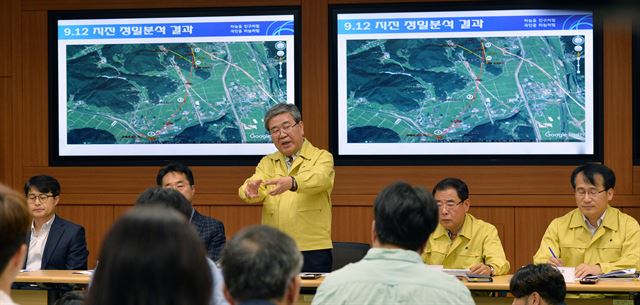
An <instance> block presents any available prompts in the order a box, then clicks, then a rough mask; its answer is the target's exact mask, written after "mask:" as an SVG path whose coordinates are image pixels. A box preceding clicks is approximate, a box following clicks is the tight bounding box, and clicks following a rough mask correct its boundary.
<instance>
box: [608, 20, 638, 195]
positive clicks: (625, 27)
mask: <svg viewBox="0 0 640 305" xmlns="http://www.w3.org/2000/svg"><path fill="white" fill-rule="evenodd" d="M603 51H604V54H603V64H604V74H603V84H604V130H605V131H604V157H605V164H607V165H608V166H609V167H611V169H613V170H614V171H615V173H616V191H617V192H619V193H621V194H630V193H631V192H632V191H633V189H632V185H633V181H632V178H633V172H632V170H633V137H632V134H633V133H632V132H630V131H631V130H632V126H633V124H632V107H631V96H632V90H631V66H632V65H631V21H630V19H628V18H624V17H623V16H618V17H617V18H615V19H614V18H611V19H608V20H607V21H606V22H605V24H604V50H603ZM621 58H626V59H627V60H626V61H625V60H620V59H621ZM618 181H619V182H618Z"/></svg>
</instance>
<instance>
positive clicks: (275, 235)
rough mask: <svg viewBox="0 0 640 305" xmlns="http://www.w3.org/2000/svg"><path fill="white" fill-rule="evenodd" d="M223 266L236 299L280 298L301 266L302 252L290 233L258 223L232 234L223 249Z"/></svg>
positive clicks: (226, 282) (225, 276) (223, 272)
mask: <svg viewBox="0 0 640 305" xmlns="http://www.w3.org/2000/svg"><path fill="white" fill-rule="evenodd" d="M220 265H221V266H222V274H223V277H224V282H225V285H226V287H227V290H228V291H229V293H230V294H231V297H232V298H233V299H234V300H236V301H239V302H243V301H247V300H254V299H260V300H272V299H275V300H280V299H282V298H283V297H284V296H285V293H286V291H287V287H288V285H289V283H290V282H291V280H292V279H293V278H294V277H296V276H297V275H298V273H299V272H300V269H301V268H302V254H301V253H300V251H298V248H297V247H296V243H295V242H294V241H293V239H292V238H291V237H289V236H288V235H287V234H285V233H283V232H281V231H279V230H278V229H276V228H273V227H269V226H264V225H256V226H250V227H247V228H245V229H243V230H241V231H240V232H238V233H237V234H236V235H235V236H233V238H232V239H231V241H229V242H228V243H227V245H226V246H225V248H224V249H223V250H222V256H221V259H220Z"/></svg>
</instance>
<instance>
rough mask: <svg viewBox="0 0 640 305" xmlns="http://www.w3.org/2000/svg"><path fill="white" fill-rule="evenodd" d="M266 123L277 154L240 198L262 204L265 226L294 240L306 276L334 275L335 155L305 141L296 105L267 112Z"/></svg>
mask: <svg viewBox="0 0 640 305" xmlns="http://www.w3.org/2000/svg"><path fill="white" fill-rule="evenodd" d="M264 124H265V128H266V129H267V130H268V131H269V133H270V134H271V140H272V141H273V144H274V145H275V146H276V148H277V149H278V151H277V152H275V153H272V154H270V155H267V156H265V157H263V158H262V160H260V163H259V164H258V166H257V167H256V170H255V173H254V174H253V176H251V177H250V178H249V179H247V180H246V181H245V182H244V184H243V185H242V186H240V188H239V189H238V195H239V196H240V199H242V200H243V201H245V202H248V203H259V202H262V204H263V207H262V223H263V224H265V225H270V226H274V227H276V228H278V229H280V230H282V231H284V232H285V233H287V234H289V235H290V236H291V237H293V239H294V240H295V241H296V243H297V245H298V248H299V249H300V251H301V252H302V255H303V256H304V265H303V267H302V271H303V272H312V271H313V272H330V271H331V264H332V261H333V257H332V255H331V248H332V243H331V191H332V190H333V178H334V175H335V174H334V170H333V156H332V155H331V153H329V152H328V151H326V150H323V149H319V148H317V147H315V146H313V145H312V144H311V143H310V142H309V141H308V140H306V139H305V138H304V124H303V123H302V117H301V115H300V110H298V108H297V107H296V106H295V105H293V104H278V105H276V106H274V107H272V108H271V109H269V111H268V112H267V113H266V115H265V118H264Z"/></svg>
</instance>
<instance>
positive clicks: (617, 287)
mask: <svg viewBox="0 0 640 305" xmlns="http://www.w3.org/2000/svg"><path fill="white" fill-rule="evenodd" d="M90 278H91V276H90V274H89V273H88V272H86V271H72V270H39V271H30V272H21V273H19V274H18V276H17V277H16V280H15V282H16V283H24V284H38V285H53V284H75V285H77V286H78V287H86V286H87V285H88V284H89V281H90ZM510 279H511V275H503V276H496V277H493V282H491V283H470V282H466V281H463V283H464V285H465V286H467V288H469V290H471V292H472V293H473V294H474V300H475V301H476V304H478V305H483V304H511V302H512V298H511V297H504V296H506V293H507V292H508V291H509V280H510ZM322 281H323V278H319V279H313V280H306V279H303V280H302V289H301V291H302V295H301V296H300V299H299V302H298V303H299V304H309V303H311V300H312V299H313V293H315V290H316V288H317V287H318V286H319V285H320V284H321V283H322ZM486 292H496V293H497V295H502V296H503V297H489V296H483V295H486ZM567 292H568V293H594V294H607V296H614V295H615V296H620V297H621V298H623V299H616V298H604V299H602V298H600V299H567V304H568V305H571V304H589V305H595V304H614V305H626V304H634V305H640V281H639V280H638V279H624V280H622V279H615V280H600V281H599V282H598V283H596V284H593V285H583V284H580V283H567ZM11 295H12V297H13V298H14V300H15V301H16V302H17V303H18V304H20V305H45V304H47V291H46V290H12V291H11Z"/></svg>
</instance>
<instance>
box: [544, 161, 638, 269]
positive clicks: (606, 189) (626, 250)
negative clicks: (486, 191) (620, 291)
mask: <svg viewBox="0 0 640 305" xmlns="http://www.w3.org/2000/svg"><path fill="white" fill-rule="evenodd" d="M615 184H616V176H615V174H614V173H613V171H612V170H611V169H610V168H608V167H606V166H604V165H600V164H586V165H582V166H578V167H577V168H576V169H575V170H574V171H573V173H572V174H571V186H572V187H573V190H574V191H575V196H576V204H577V205H578V208H577V209H575V210H573V211H571V212H569V213H567V214H565V215H564V216H561V217H559V218H556V219H554V220H553V221H551V224H549V227H547V231H546V232H545V233H544V236H543V237H542V241H541V242H540V248H539V249H538V252H536V254H535V256H534V257H533V261H534V263H536V264H539V263H550V264H552V265H556V266H566V267H575V268H576V271H575V275H576V277H583V276H585V275H588V274H592V275H598V274H602V273H607V272H610V271H612V270H618V269H627V268H640V226H638V221H636V220H635V219H634V218H633V217H631V216H629V215H627V214H625V213H622V212H621V211H620V210H618V209H616V208H614V207H611V206H609V202H610V201H611V200H612V199H613V194H614V190H613V188H614V187H615Z"/></svg>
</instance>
